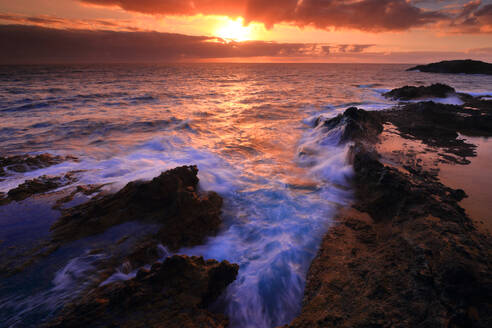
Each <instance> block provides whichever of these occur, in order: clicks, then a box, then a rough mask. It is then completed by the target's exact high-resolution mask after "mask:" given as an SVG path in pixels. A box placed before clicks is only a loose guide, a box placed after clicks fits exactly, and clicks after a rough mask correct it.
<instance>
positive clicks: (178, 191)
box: [51, 166, 222, 250]
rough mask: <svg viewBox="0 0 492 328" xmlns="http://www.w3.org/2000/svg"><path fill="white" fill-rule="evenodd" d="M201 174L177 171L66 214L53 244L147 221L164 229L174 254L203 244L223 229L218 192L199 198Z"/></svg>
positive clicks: (186, 169)
mask: <svg viewBox="0 0 492 328" xmlns="http://www.w3.org/2000/svg"><path fill="white" fill-rule="evenodd" d="M197 173H198V169H197V167H196V166H183V167H178V168H175V169H172V170H169V171H166V172H164V173H162V174H161V175H160V176H158V177H156V178H154V179H153V180H152V181H149V182H130V183H128V184H127V185H126V186H125V187H124V188H123V189H121V190H120V191H118V192H117V193H115V194H112V195H107V196H104V197H101V198H98V199H92V200H90V201H88V202H87V203H84V204H81V205H78V206H76V207H73V208H71V209H68V210H65V211H64V212H63V215H62V217H61V218H60V219H59V220H58V221H57V222H55V223H54V224H53V226H52V227H51V230H52V233H53V239H54V241H58V242H66V241H71V240H75V239H79V238H82V237H86V236H90V235H94V234H98V233H101V232H104V231H105V230H106V229H108V228H110V227H112V226H115V225H117V224H120V223H124V222H128V221H145V222H152V223H159V224H162V228H161V229H160V230H159V231H158V232H157V234H156V238H157V239H158V240H159V241H160V242H162V243H163V244H164V245H166V246H168V247H169V248H170V249H172V250H175V249H178V248H181V247H185V246H194V245H198V244H201V243H202V242H203V241H204V239H205V238H206V237H207V236H210V235H214V234H215V233H216V232H217V231H218V229H219V226H220V224H221V220H220V213H221V207H222V198H221V197H220V196H219V195H218V194H217V193H215V192H207V193H204V194H201V195H199V194H198V191H197V185H198V181H199V180H198V177H197Z"/></svg>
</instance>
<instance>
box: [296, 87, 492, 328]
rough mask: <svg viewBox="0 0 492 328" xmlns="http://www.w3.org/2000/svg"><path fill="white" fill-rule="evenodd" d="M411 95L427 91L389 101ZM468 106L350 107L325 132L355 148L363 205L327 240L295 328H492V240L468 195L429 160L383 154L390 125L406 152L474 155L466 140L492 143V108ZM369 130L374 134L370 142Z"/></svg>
mask: <svg viewBox="0 0 492 328" xmlns="http://www.w3.org/2000/svg"><path fill="white" fill-rule="evenodd" d="M438 89H442V88H438ZM445 89H446V88H445ZM408 90H411V92H412V93H415V91H419V90H418V89H412V87H405V88H402V89H401V90H393V91H392V92H390V94H389V96H395V95H400V94H401V93H402V91H403V93H404V94H407V95H408ZM420 91H423V92H424V93H426V94H427V93H428V91H429V89H420ZM439 91H440V90H439ZM416 96H417V97H418V95H416ZM438 97H439V96H438ZM407 98H408V97H407ZM462 98H463V100H464V102H465V104H464V105H463V106H453V105H442V104H436V103H434V102H421V103H412V104H406V105H403V107H399V108H395V109H391V110H385V111H381V112H365V111H363V110H360V109H355V108H351V109H348V110H347V111H346V112H345V113H344V114H343V115H340V116H339V117H337V118H334V119H331V120H329V121H328V122H324V123H323V124H325V125H327V126H333V128H343V129H344V135H345V136H347V138H346V140H347V141H352V142H354V146H353V147H352V152H351V162H352V164H353V167H354V171H355V179H354V188H355V192H356V200H355V202H354V204H353V206H352V207H351V208H348V209H345V210H343V211H341V212H340V213H339V215H338V217H337V219H336V221H337V224H336V226H335V227H333V228H332V229H331V230H330V231H329V232H328V234H327V235H326V236H325V237H324V239H323V242H322V244H321V247H320V249H319V252H318V254H317V256H316V258H315V259H314V261H313V262H312V264H311V267H310V270H309V273H308V277H307V285H306V289H305V294H304V299H303V307H302V312H301V314H300V315H299V316H298V317H297V318H296V319H295V320H294V321H293V322H292V323H291V324H290V325H289V327H490V326H491V325H492V315H491V313H492V302H491V298H490V296H491V295H492V275H491V272H492V257H491V255H492V238H491V236H490V235H489V234H486V233H482V232H480V231H478V230H477V228H476V226H475V225H474V224H473V222H472V221H471V220H470V218H469V217H468V216H467V214H466V213H465V211H464V210H463V208H461V207H460V206H459V204H458V202H459V201H460V200H461V199H462V198H463V197H466V194H465V192H464V191H463V190H453V189H451V188H449V187H447V186H445V185H443V184H442V183H441V182H440V181H439V179H438V176H437V175H436V174H435V172H433V171H430V170H426V168H425V166H423V165H422V163H421V162H420V161H415V160H412V161H408V159H407V158H401V161H395V159H394V158H389V157H388V156H386V155H385V154H384V153H383V154H382V153H380V152H378V149H381V143H383V144H384V141H382V140H381V138H380V137H381V135H382V134H384V133H385V130H386V129H388V126H389V125H388V124H391V125H393V126H396V129H397V131H398V133H399V138H400V142H401V143H404V142H405V140H418V141H419V142H422V143H424V144H425V145H426V147H428V149H429V150H431V151H435V152H436V153H439V151H437V148H439V149H440V152H441V153H440V156H443V158H445V159H446V158H447V159H461V160H463V159H466V157H467V156H474V153H473V147H471V146H470V145H469V144H466V143H465V142H463V141H462V140H461V139H458V133H460V132H461V133H465V132H466V133H473V135H486V136H489V135H490V132H491V131H492V125H491V124H490V122H491V120H490V119H491V117H492V102H491V101H485V100H481V99H473V98H472V97H469V96H466V95H463V97H462ZM472 103H473V105H472ZM464 114H466V115H464ZM318 124H319V122H318ZM361 131H365V132H370V133H371V135H370V136H364V137H362V138H361ZM383 146H384V145H383ZM383 148H384V147H383ZM385 156H386V157H385ZM457 163H458V164H460V162H459V161H457ZM461 164H466V161H465V162H461Z"/></svg>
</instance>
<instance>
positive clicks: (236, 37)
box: [214, 17, 252, 41]
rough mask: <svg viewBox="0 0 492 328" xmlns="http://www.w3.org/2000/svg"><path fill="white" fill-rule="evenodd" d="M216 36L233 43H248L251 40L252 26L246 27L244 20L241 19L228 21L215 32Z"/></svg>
mask: <svg viewBox="0 0 492 328" xmlns="http://www.w3.org/2000/svg"><path fill="white" fill-rule="evenodd" d="M214 34H215V36H217V37H219V38H222V39H225V40H231V41H247V40H250V39H251V36H252V28H251V26H244V25H243V19H242V18H241V17H240V18H238V19H236V20H232V19H227V21H225V22H224V23H223V24H221V25H220V26H219V28H217V29H216V30H215V33H214Z"/></svg>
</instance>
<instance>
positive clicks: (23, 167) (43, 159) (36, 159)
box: [0, 154, 77, 179]
mask: <svg viewBox="0 0 492 328" xmlns="http://www.w3.org/2000/svg"><path fill="white" fill-rule="evenodd" d="M67 160H72V161H73V160H77V158H75V157H73V156H66V157H65V156H55V155H50V154H40V155H32V156H31V155H16V156H10V157H1V156H0V179H1V177H4V176H7V175H9V174H10V173H11V172H13V173H24V172H29V171H33V170H37V169H41V168H45V167H49V166H52V165H56V164H60V163H62V162H64V161H67Z"/></svg>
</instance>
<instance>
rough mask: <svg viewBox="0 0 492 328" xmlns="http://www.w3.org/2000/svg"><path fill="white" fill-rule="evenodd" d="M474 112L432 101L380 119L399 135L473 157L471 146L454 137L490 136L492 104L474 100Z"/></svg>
mask: <svg viewBox="0 0 492 328" xmlns="http://www.w3.org/2000/svg"><path fill="white" fill-rule="evenodd" d="M474 105H475V106H476V108H475V109H470V108H469V105H468V104H465V105H463V106H456V105H446V104H440V103H434V102H432V101H426V102H419V103H414V104H407V105H405V106H402V107H398V108H396V109H394V110H386V111H383V112H380V115H381V117H382V119H383V120H384V121H386V122H390V123H392V124H394V125H395V126H396V127H397V128H398V130H399V131H400V132H401V133H402V135H403V136H411V137H412V138H417V139H419V140H421V141H422V142H423V143H425V144H426V145H429V146H432V147H440V148H444V149H445V151H446V152H448V153H450V154H453V155H456V156H457V157H461V158H463V157H470V156H475V146H474V145H472V144H469V143H466V142H465V141H463V140H462V139H460V138H458V133H462V134H466V135H480V136H491V135H492V102H490V103H487V102H486V101H480V100H476V102H475V103H474Z"/></svg>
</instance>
